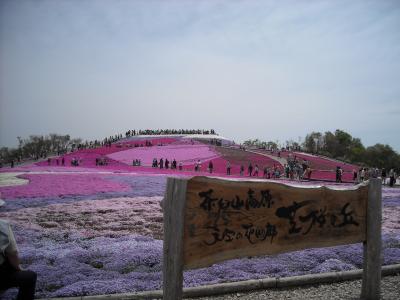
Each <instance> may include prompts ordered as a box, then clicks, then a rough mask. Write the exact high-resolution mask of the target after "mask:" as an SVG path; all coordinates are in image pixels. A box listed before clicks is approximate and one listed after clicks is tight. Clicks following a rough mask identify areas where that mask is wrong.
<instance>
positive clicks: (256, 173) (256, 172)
mask: <svg viewBox="0 0 400 300" xmlns="http://www.w3.org/2000/svg"><path fill="white" fill-rule="evenodd" d="M254 176H257V177H258V165H257V164H256V165H255V167H254Z"/></svg>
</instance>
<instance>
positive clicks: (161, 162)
mask: <svg viewBox="0 0 400 300" xmlns="http://www.w3.org/2000/svg"><path fill="white" fill-rule="evenodd" d="M162 168H164V160H163V159H162V158H160V169H162Z"/></svg>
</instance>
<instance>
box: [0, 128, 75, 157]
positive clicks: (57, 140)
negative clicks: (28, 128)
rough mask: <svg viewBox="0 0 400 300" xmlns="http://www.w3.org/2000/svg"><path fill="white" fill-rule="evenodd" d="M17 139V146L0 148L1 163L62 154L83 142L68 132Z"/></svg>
mask: <svg viewBox="0 0 400 300" xmlns="http://www.w3.org/2000/svg"><path fill="white" fill-rule="evenodd" d="M17 139H18V147H17V148H8V147H2V148H0V163H9V162H11V161H14V162H19V161H22V160H37V159H39V158H45V157H47V156H48V155H50V154H57V155H60V154H63V153H66V152H68V151H70V150H72V149H74V147H76V146H77V145H79V144H81V142H82V140H81V139H80V138H77V139H71V137H70V136H69V135H68V134H67V135H59V134H55V133H52V134H49V135H46V136H43V135H31V136H29V138H27V139H22V138H20V137H18V138H17Z"/></svg>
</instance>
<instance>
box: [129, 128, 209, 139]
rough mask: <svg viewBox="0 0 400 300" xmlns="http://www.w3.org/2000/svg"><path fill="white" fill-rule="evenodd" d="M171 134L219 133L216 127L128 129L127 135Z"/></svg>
mask: <svg viewBox="0 0 400 300" xmlns="http://www.w3.org/2000/svg"><path fill="white" fill-rule="evenodd" d="M171 134H205V135H207V134H217V133H216V132H215V130H214V129H210V130H208V129H155V130H154V129H144V130H142V129H139V130H135V129H133V130H128V131H127V132H125V137H131V136H136V135H171Z"/></svg>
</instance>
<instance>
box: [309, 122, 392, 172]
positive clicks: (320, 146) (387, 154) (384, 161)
mask: <svg viewBox="0 0 400 300" xmlns="http://www.w3.org/2000/svg"><path fill="white" fill-rule="evenodd" d="M303 148H304V151H306V152H310V153H317V154H322V155H325V156H328V157H331V158H335V159H340V160H343V161H347V162H350V163H354V164H358V165H362V166H369V167H377V168H385V169H386V170H390V169H392V168H394V169H396V170H399V169H400V155H399V154H398V153H397V152H396V151H394V150H393V148H392V147H390V146H389V145H383V144H375V145H374V146H370V147H365V146H364V145H363V144H362V142H361V140H360V139H359V138H355V137H352V136H351V135H350V134H349V133H347V132H345V131H343V130H339V129H337V130H336V131H335V132H330V131H327V132H325V133H321V132H311V133H309V134H307V136H306V138H305V140H304V143H303Z"/></svg>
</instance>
